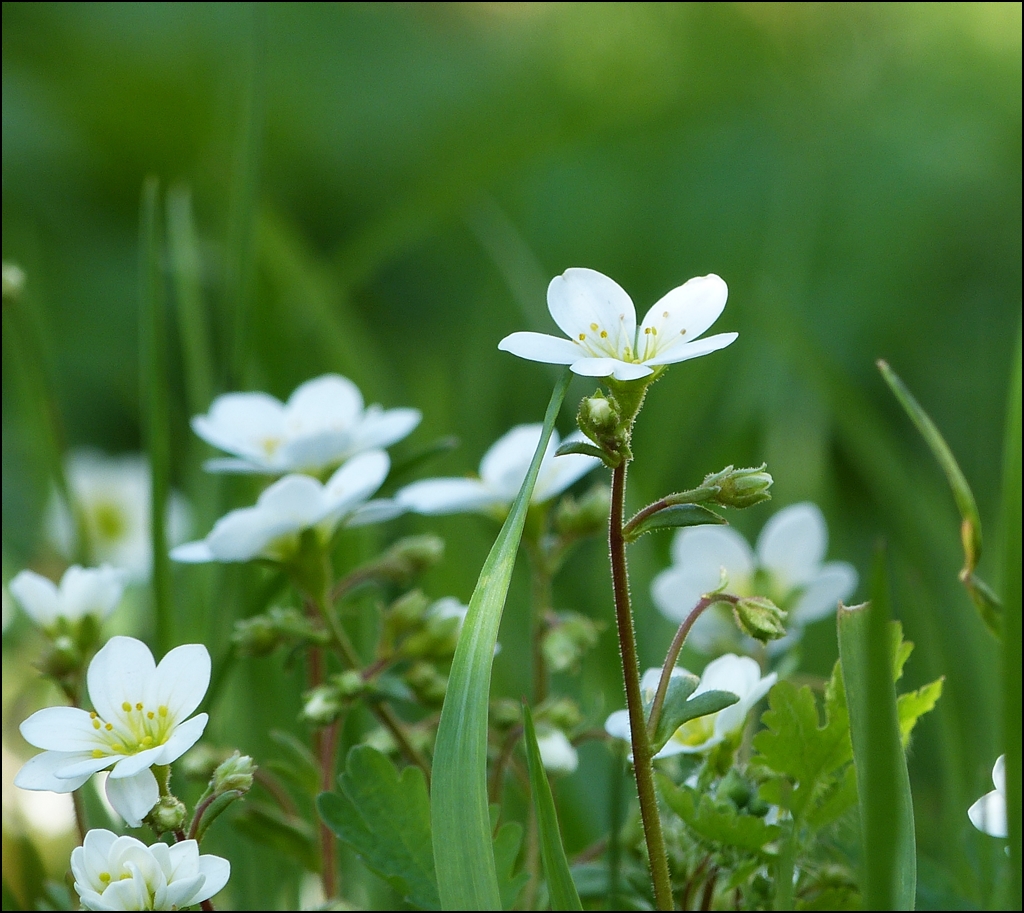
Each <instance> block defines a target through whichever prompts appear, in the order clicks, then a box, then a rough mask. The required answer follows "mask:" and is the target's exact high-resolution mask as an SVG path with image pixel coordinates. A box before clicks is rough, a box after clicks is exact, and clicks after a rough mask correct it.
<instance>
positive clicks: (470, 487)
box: [395, 479, 502, 516]
mask: <svg viewBox="0 0 1024 913" xmlns="http://www.w3.org/2000/svg"><path fill="white" fill-rule="evenodd" d="M395 499H396V500H397V501H398V502H399V504H401V505H403V506H404V507H405V509H406V510H410V511H413V512H415V513H418V514H427V515H428V516H441V515H444V514H458V513H469V512H474V511H481V510H487V509H489V508H492V507H497V506H500V505H501V503H502V500H501V498H500V497H498V496H497V495H496V494H495V493H494V492H493V491H491V490H490V489H489V488H488V487H487V486H486V485H484V483H483V482H481V481H480V480H479V479H423V480H422V481H419V482H413V483H411V484H410V485H407V486H406V487H405V488H403V489H401V490H400V491H399V492H398V493H397V494H396V495H395Z"/></svg>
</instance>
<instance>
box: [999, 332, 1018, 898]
mask: <svg viewBox="0 0 1024 913" xmlns="http://www.w3.org/2000/svg"><path fill="white" fill-rule="evenodd" d="M1011 370H1012V373H1011V375H1010V392H1009V396H1008V398H1007V412H1006V436H1005V442H1004V451H1003V505H1002V508H1003V553H1002V559H1003V580H1002V592H1001V595H1002V597H1003V607H1004V609H1003V625H1004V628H1003V739H1004V743H1003V748H1004V750H1005V751H1006V825H1007V834H1008V836H1009V840H1010V879H1011V883H1010V890H1011V894H1010V897H1009V898H1008V902H1007V907H1008V909H1011V910H1012V909H1019V908H1020V905H1021V649H1020V645H1021V636H1022V632H1021V472H1022V468H1021V336H1020V332H1019V331H1018V334H1017V353H1016V356H1015V358H1014V364H1013V368H1012V369H1011Z"/></svg>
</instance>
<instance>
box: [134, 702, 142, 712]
mask: <svg viewBox="0 0 1024 913" xmlns="http://www.w3.org/2000/svg"><path fill="white" fill-rule="evenodd" d="M135 709H136V710H141V709H142V701H139V702H138V703H137V704H136V705H135Z"/></svg>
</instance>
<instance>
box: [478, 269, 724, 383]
mask: <svg viewBox="0 0 1024 913" xmlns="http://www.w3.org/2000/svg"><path fill="white" fill-rule="evenodd" d="M728 294H729V290H728V287H727V286H726V284H725V282H724V281H723V280H722V279H721V278H720V277H718V276H716V275H714V274H713V273H712V274H710V275H707V276H698V277H697V278H694V279H690V280H689V281H688V282H686V283H684V284H683V285H680V286H679V287H678V288H674V289H672V291H670V292H669V293H668V294H666V295H664V296H663V297H662V298H660V299H659V300H658V302H657V304H655V305H654V306H653V307H652V308H651V309H650V310H649V311H648V312H647V314H646V315H645V316H644V319H643V320H642V321H641V322H640V325H639V327H638V326H637V321H636V308H635V307H634V306H633V300H632V299H631V298H630V297H629V295H627V294H626V292H625V291H624V290H623V289H622V287H621V286H620V285H619V284H618V283H617V282H615V281H614V280H612V279H609V278H608V277H607V276H605V275H604V274H602V273H599V272H597V271H596V270H592V269H585V268H580V267H574V268H572V269H567V270H566V271H565V272H564V273H563V274H562V275H561V276H555V278H554V279H552V280H551V283H550V285H548V310H549V311H550V312H551V316H552V318H553V319H554V321H555V323H556V324H558V327H559V329H560V330H561V331H562V332H563V333H565V335H566V336H567V337H568V338H567V339H563V338H561V337H558V336H549V335H547V334H545V333H529V332H519V333H512V334H511V335H510V336H506V337H505V338H504V339H502V340H501V342H500V343H498V348H499V349H501V350H503V351H505V352H511V353H512V354H513V355H518V356H519V357H520V358H526V359H529V360H530V361H542V362H549V363H551V364H556V365H569V367H570V368H571V369H572V370H573V372H574V373H576V374H582V375H584V376H587V377H614V378H615V379H616V380H636V379H638V378H641V377H648V376H650V375H651V374H653V373H655V371H656V370H658V369H659V368H660V367H661V366H663V365H669V364H675V363H676V362H680V361H688V360H689V359H691V358H697V357H698V356H700V355H707V354H708V353H710V352H715V351H717V350H718V349H722V348H725V346H727V345H729V344H730V343H731V342H733V341H734V340H735V339H736V337H737V335H738V334H737V333H719V334H718V335H716V336H708V337H706V338H704V339H699V338H698V337H700V335H701V334H702V333H704V331H705V330H707V329H708V328H709V327H710V326H711V325H712V324H713V323H714V322H715V321H716V320H717V319H718V317H719V315H720V314H721V313H722V310H723V309H724V308H725V302H726V298H727V297H728Z"/></svg>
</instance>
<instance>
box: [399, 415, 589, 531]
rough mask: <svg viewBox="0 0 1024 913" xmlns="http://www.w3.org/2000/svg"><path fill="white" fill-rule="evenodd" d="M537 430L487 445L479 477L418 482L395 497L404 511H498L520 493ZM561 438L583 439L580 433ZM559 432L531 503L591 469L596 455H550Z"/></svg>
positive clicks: (553, 442)
mask: <svg viewBox="0 0 1024 913" xmlns="http://www.w3.org/2000/svg"><path fill="white" fill-rule="evenodd" d="M541 431H542V426H541V425H539V424H533V425H517V426H516V427H515V428H513V429H512V430H511V431H509V432H508V433H506V434H504V435H503V436H502V437H500V438H499V439H498V440H497V441H496V442H495V443H494V444H492V445H491V447H490V449H489V450H488V451H487V453H485V454H484V456H483V459H482V460H481V461H480V477H479V478H476V479H472V478H461V479H459V478H449V479H423V480H421V481H419V482H413V483H412V484H411V485H407V486H406V487H405V488H403V489H402V490H401V491H399V492H398V494H397V495H396V496H395V497H396V499H397V500H398V502H399V503H400V504H401V505H402V506H403V507H405V508H406V509H407V510H411V511H414V512H416V513H420V514H430V515H439V514H456V513H469V512H481V513H502V512H504V511H507V510H508V508H509V507H510V506H511V504H512V502H513V501H514V500H515V499H516V495H518V494H519V489H520V488H521V487H522V484H523V479H525V478H526V473H527V472H528V471H529V469H530V462H531V460H532V459H533V454H534V452H535V451H536V449H537V442H538V441H539V440H540V435H541ZM566 440H570V441H574V440H581V441H582V440H584V438H583V435H582V434H580V433H579V432H574V433H573V434H570V435H569V437H568V438H566ZM558 444H559V438H558V432H557V431H553V432H552V433H551V438H550V440H549V441H548V446H547V449H546V450H545V451H544V458H543V461H542V462H541V464H540V472H539V474H538V475H537V484H536V485H535V486H534V489H533V497H532V498H531V499H530V502H531V503H532V504H543V503H544V502H545V501H549V500H551V499H552V498H554V497H556V496H557V495H560V494H561V493H562V492H563V491H565V490H566V489H567V488H568V487H569V486H570V485H572V484H573V482H576V481H577V480H578V479H580V478H582V477H583V476H584V475H586V474H587V473H588V472H590V471H591V470H592V469H594V468H595V467H596V466H600V465H601V461H600V460H599V459H598V458H597V457H592V456H587V455H586V454H579V453H567V454H564V455H563V456H555V451H556V450H557V449H558Z"/></svg>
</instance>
